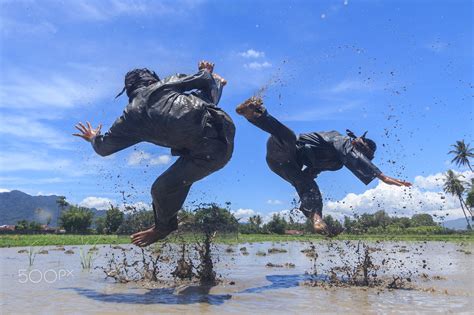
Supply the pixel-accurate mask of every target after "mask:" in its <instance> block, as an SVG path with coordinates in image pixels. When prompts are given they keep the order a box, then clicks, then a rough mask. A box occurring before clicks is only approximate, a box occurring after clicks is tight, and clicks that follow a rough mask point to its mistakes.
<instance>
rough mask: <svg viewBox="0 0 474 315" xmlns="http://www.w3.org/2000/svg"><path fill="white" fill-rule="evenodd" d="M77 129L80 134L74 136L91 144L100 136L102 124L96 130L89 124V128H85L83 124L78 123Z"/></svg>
mask: <svg viewBox="0 0 474 315" xmlns="http://www.w3.org/2000/svg"><path fill="white" fill-rule="evenodd" d="M75 128H76V129H77V130H79V131H80V133H73V134H72V135H73V136H76V137H81V138H82V139H84V140H86V141H88V142H91V141H92V139H93V138H94V137H96V136H97V135H99V134H100V129H102V124H100V125H99V127H97V128H96V129H94V128H92V126H91V124H90V123H89V122H87V127H86V126H84V125H83V124H82V123H81V122H80V123H78V124H77V125H76V126H75Z"/></svg>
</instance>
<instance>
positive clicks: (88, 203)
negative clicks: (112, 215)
mask: <svg viewBox="0 0 474 315" xmlns="http://www.w3.org/2000/svg"><path fill="white" fill-rule="evenodd" d="M115 204H116V202H115V201H114V200H112V199H109V198H102V197H87V198H84V200H82V201H81V202H79V206H81V207H86V208H96V209H97V210H106V209H109V208H110V205H115Z"/></svg>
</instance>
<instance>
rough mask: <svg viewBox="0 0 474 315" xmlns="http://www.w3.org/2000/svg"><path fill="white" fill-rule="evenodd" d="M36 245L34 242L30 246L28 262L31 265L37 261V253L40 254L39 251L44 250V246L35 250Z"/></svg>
mask: <svg viewBox="0 0 474 315" xmlns="http://www.w3.org/2000/svg"><path fill="white" fill-rule="evenodd" d="M35 245H36V242H33V244H31V246H30V248H28V263H29V266H30V267H32V266H33V264H34V263H35V258H36V255H38V253H39V252H40V251H42V250H43V247H41V248H40V249H38V250H35V248H34V246H35Z"/></svg>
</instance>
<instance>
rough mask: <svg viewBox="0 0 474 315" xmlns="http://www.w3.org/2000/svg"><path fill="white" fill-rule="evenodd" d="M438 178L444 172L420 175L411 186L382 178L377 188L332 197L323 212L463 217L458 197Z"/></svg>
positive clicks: (339, 215) (337, 215)
mask: <svg viewBox="0 0 474 315" xmlns="http://www.w3.org/2000/svg"><path fill="white" fill-rule="evenodd" d="M466 173H467V172H466ZM469 177H472V175H470V176H469ZM439 178H442V174H441V173H438V174H434V175H429V176H426V177H423V176H417V177H416V178H415V183H414V185H413V187H411V188H401V187H395V186H389V185H386V184H384V183H382V182H380V183H379V184H378V185H377V186H376V187H375V188H372V189H368V190H366V191H365V192H363V193H361V194H354V193H350V194H347V195H346V196H345V197H344V198H343V199H341V200H338V201H329V202H328V203H327V204H326V205H325V212H324V213H325V214H331V215H333V216H335V217H337V218H339V219H341V218H342V217H343V216H345V215H347V216H352V215H353V214H362V213H364V212H367V213H373V212H376V211H378V210H385V211H386V212H387V213H389V214H390V215H398V216H412V215H413V214H415V213H428V214H431V215H437V216H446V214H448V217H447V218H448V219H454V218H459V217H463V213H462V210H461V208H460V206H459V200H458V199H457V198H455V197H453V196H451V195H446V194H445V193H444V192H443V191H442V189H441V186H442V182H441V184H440V181H441V180H440V179H439Z"/></svg>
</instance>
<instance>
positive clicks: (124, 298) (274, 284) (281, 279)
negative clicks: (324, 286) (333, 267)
mask: <svg viewBox="0 0 474 315" xmlns="http://www.w3.org/2000/svg"><path fill="white" fill-rule="evenodd" d="M265 278H266V280H267V281H269V282H271V284H269V285H265V286H260V287H255V288H248V289H245V290H243V291H240V292H238V293H261V292H264V291H267V290H276V289H288V288H293V287H297V286H299V283H300V282H302V281H307V280H320V281H325V280H327V276H324V275H320V276H315V275H309V274H296V275H268V276H266V277H265ZM211 288H212V286H198V285H196V286H189V287H186V288H185V289H182V290H179V292H176V288H175V287H171V288H157V289H149V290H148V291H147V292H145V293H143V294H139V293H113V294H105V293H101V292H98V291H95V290H90V289H83V288H63V289H70V290H74V291H76V292H77V293H78V294H79V295H82V296H84V297H87V298H89V299H93V300H96V301H101V302H110V303H128V304H182V305H186V304H194V303H208V304H211V305H221V304H222V303H224V302H225V301H227V300H230V299H231V298H232V295H230V294H209V292H210V290H211Z"/></svg>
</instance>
